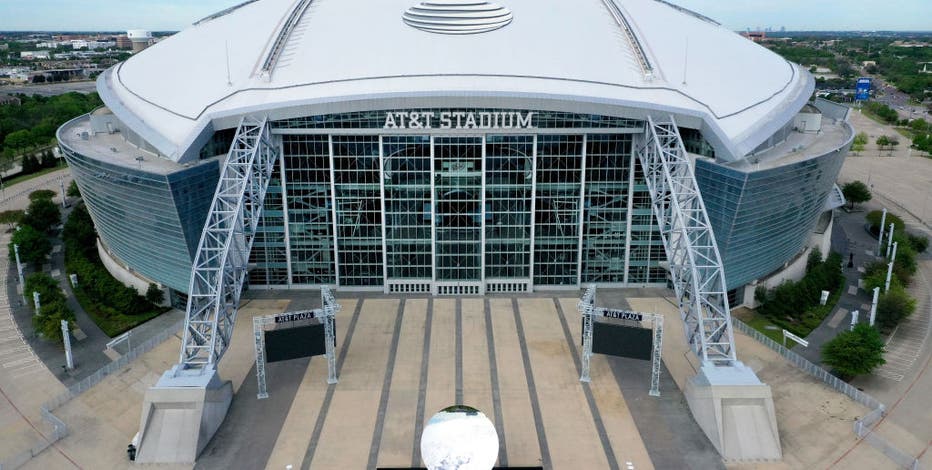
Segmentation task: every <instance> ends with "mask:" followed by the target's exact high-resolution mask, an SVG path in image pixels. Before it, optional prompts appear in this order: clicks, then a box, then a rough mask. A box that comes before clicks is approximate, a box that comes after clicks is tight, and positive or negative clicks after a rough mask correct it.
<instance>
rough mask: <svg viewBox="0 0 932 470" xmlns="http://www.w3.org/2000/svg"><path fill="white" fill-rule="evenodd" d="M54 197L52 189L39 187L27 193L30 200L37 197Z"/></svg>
mask: <svg viewBox="0 0 932 470" xmlns="http://www.w3.org/2000/svg"><path fill="white" fill-rule="evenodd" d="M54 197H55V191H52V190H51V189H39V190H37V191H33V192H31V193H29V200H30V201H37V200H39V199H49V200H51V199H52V198H54Z"/></svg>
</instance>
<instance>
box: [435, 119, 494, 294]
mask: <svg viewBox="0 0 932 470" xmlns="http://www.w3.org/2000/svg"><path fill="white" fill-rule="evenodd" d="M434 204H435V205H436V207H437V210H436V214H435V215H434V223H435V227H436V240H437V242H436V244H437V251H436V253H437V259H436V262H437V271H436V275H437V280H438V281H478V280H480V279H481V273H480V266H481V259H482V258H481V257H482V247H481V241H482V213H483V211H482V207H481V204H482V137H436V138H435V139H434Z"/></svg>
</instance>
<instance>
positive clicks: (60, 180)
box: [58, 175, 68, 208]
mask: <svg viewBox="0 0 932 470" xmlns="http://www.w3.org/2000/svg"><path fill="white" fill-rule="evenodd" d="M58 185H59V187H61V206H62V208H65V207H68V205H67V204H66V203H65V176H64V175H61V176H59V177H58Z"/></svg>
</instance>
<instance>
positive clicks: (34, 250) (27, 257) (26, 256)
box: [10, 225, 52, 266]
mask: <svg viewBox="0 0 932 470" xmlns="http://www.w3.org/2000/svg"><path fill="white" fill-rule="evenodd" d="M13 245H19V256H20V259H21V260H22V262H24V263H32V264H33V265H34V266H41V265H42V263H44V262H45V258H46V257H47V256H48V255H49V253H51V252H52V242H50V241H49V239H48V237H46V236H45V234H44V233H42V232H40V231H38V230H36V229H34V228H32V227H31V226H29V225H22V226H20V227H19V229H18V230H16V231H15V232H13V238H12V240H11V241H10V260H13V261H15V260H16V253H15V252H14V250H13Z"/></svg>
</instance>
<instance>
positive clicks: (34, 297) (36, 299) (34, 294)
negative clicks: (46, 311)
mask: <svg viewBox="0 0 932 470" xmlns="http://www.w3.org/2000/svg"><path fill="white" fill-rule="evenodd" d="M39 297H40V295H39V293H38V292H35V291H33V292H32V302H33V303H34V304H36V315H38V314H39V309H40V308H42V304H41V303H40V302H39Z"/></svg>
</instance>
